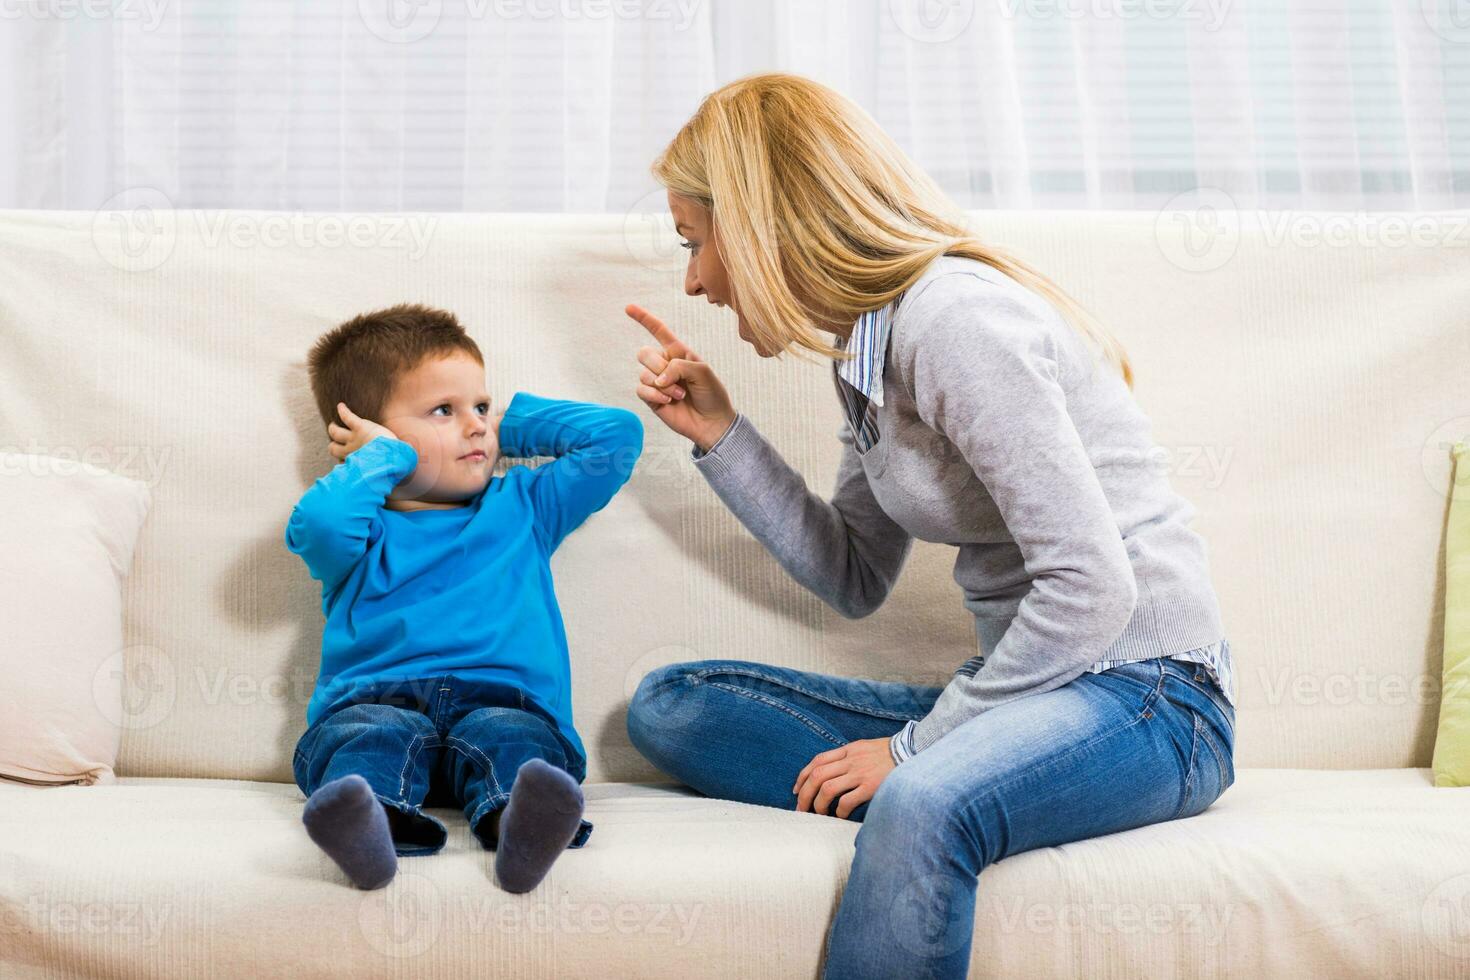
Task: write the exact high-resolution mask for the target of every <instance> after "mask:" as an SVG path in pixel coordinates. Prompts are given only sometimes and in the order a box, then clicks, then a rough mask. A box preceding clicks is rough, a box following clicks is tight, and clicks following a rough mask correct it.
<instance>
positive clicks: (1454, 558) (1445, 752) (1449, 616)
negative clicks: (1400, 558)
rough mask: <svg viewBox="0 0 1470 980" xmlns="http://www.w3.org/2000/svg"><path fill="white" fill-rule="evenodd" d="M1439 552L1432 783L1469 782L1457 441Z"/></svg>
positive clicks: (1461, 447)
mask: <svg viewBox="0 0 1470 980" xmlns="http://www.w3.org/2000/svg"><path fill="white" fill-rule="evenodd" d="M1450 452H1451V454H1452V455H1453V456H1454V459H1455V461H1454V467H1453V474H1452V475H1453V479H1452V480H1451V481H1450V522H1449V529H1448V530H1447V531H1446V532H1445V552H1444V687H1443V688H1442V689H1441V691H1440V698H1439V735H1438V737H1437V738H1436V739H1435V740H1434V785H1436V786H1470V446H1467V444H1466V443H1463V442H1459V443H1456V444H1455V447H1454V449H1452V450H1450Z"/></svg>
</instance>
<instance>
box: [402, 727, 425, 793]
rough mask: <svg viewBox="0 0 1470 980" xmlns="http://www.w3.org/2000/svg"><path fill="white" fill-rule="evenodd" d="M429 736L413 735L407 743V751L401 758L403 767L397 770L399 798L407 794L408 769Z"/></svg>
mask: <svg viewBox="0 0 1470 980" xmlns="http://www.w3.org/2000/svg"><path fill="white" fill-rule="evenodd" d="M430 738H433V736H432V735H415V736H414V737H413V741H412V742H410V743H409V746H408V752H407V753H406V754H405V758H404V760H403V768H402V769H400V770H398V797H399V799H403V798H404V797H405V796H406V795H407V794H408V788H407V785H406V784H407V783H408V769H409V767H410V766H411V765H413V760H414V759H417V758H418V754H419V753H420V752H421V751H423V748H424V743H425V742H427V741H428V740H429V739H430Z"/></svg>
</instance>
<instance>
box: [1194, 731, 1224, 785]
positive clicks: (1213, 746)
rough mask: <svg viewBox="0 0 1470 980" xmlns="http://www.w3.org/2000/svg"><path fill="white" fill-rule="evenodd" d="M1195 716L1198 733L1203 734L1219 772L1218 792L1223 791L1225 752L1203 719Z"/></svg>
mask: <svg viewBox="0 0 1470 980" xmlns="http://www.w3.org/2000/svg"><path fill="white" fill-rule="evenodd" d="M1195 718H1196V724H1197V725H1198V727H1199V733H1200V734H1201V735H1203V736H1204V738H1205V744H1206V747H1208V748H1209V750H1210V755H1212V756H1214V758H1215V769H1216V771H1218V772H1219V774H1220V792H1222V793H1223V792H1225V754H1224V752H1222V751H1221V749H1220V745H1219V743H1218V742H1216V741H1215V736H1214V735H1213V734H1211V733H1210V730H1209V728H1208V727H1207V726H1206V725H1205V723H1204V720H1203V719H1201V718H1200V717H1199V715H1195Z"/></svg>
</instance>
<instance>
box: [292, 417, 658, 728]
mask: <svg viewBox="0 0 1470 980" xmlns="http://www.w3.org/2000/svg"><path fill="white" fill-rule="evenodd" d="M500 447H501V452H502V454H503V455H506V456H512V457H518V458H530V457H534V456H553V457H556V458H555V459H553V460H552V461H551V462H548V463H545V464H543V465H541V466H537V467H529V466H520V465H517V466H512V467H510V468H509V469H508V470H507V471H506V473H505V475H504V476H501V477H492V478H491V479H490V480H489V482H488V484H487V485H486V487H485V489H484V490H483V491H482V492H481V493H480V494H479V495H477V496H476V497H474V498H473V499H471V500H470V501H468V502H467V503H466V505H465V506H463V507H454V508H448V509H429V510H415V511H396V510H388V509H386V508H384V506H383V505H384V503H385V502H386V500H387V497H388V494H389V493H390V492H391V491H392V490H393V488H394V487H395V486H396V485H397V484H398V483H399V482H400V481H401V480H403V479H404V478H405V477H407V476H408V475H409V474H410V473H412V472H413V470H414V468H415V467H416V466H417V465H418V454H417V453H416V452H415V451H414V448H413V447H412V446H410V445H409V444H408V443H406V442H403V441H401V440H398V439H391V438H388V437H386V436H380V437H378V438H376V439H373V440H372V441H370V442H368V443H367V444H366V445H365V446H363V447H361V448H360V449H358V450H357V451H356V452H354V453H352V454H351V455H349V456H348V457H347V458H346V459H345V460H343V461H342V462H341V463H339V464H337V466H336V467H335V468H334V469H333V470H332V471H331V472H330V473H327V474H326V475H325V476H323V477H321V478H320V479H319V480H317V481H316V483H315V484H313V485H312V486H311V487H310V488H309V489H308V490H307V491H306V493H305V494H304V495H303V496H302V498H301V500H300V502H298V503H297V505H296V507H295V509H293V510H292V512H291V519H290V521H289V523H288V524H287V526H286V547H287V548H289V549H290V550H291V551H293V552H295V553H296V554H298V555H300V556H301V557H302V559H303V560H305V562H306V565H307V568H308V569H309V570H310V572H311V576H312V578H314V579H317V580H318V581H320V582H321V583H322V612H323V614H324V615H325V616H326V625H325V626H324V628H323V630H322V657H321V668H320V670H319V672H318V675H317V682H316V689H315V691H314V692H313V694H312V697H311V701H310V702H309V703H308V705H307V708H306V721H307V725H308V726H310V725H311V724H312V723H314V722H315V721H316V719H317V718H318V717H320V716H321V715H322V713H323V712H324V711H325V710H326V709H327V708H328V707H329V706H331V705H332V704H334V703H336V702H337V701H338V700H341V699H343V698H345V697H346V696H347V695H349V694H350V693H351V692H352V691H353V690H354V689H355V688H358V687H361V686H363V685H366V684H371V683H375V682H377V681H380V680H390V679H394V680H415V679H424V678H431V677H435V676H438V675H441V674H454V675H456V676H459V677H466V678H472V679H476V680H486V681H493V682H499V683H502V684H509V685H512V686H515V687H518V688H520V689H521V690H522V691H524V692H525V694H526V695H527V697H528V698H530V699H531V700H534V701H535V702H536V703H538V704H539V705H540V706H541V707H543V708H544V709H546V710H547V712H548V713H549V714H550V715H551V716H552V717H553V718H555V719H556V721H557V723H558V725H559V726H560V728H561V731H562V734H563V735H564V736H565V737H566V738H567V739H568V740H569V741H570V742H571V743H572V744H573V745H574V746H575V747H576V748H577V750H578V751H579V752H582V753H583V755H584V757H585V754H586V753H585V750H584V748H583V745H582V740H581V738H580V737H579V736H578V735H577V732H576V729H575V728H574V727H573V725H572V698H571V663H570V659H569V655H568V651H567V640H566V633H565V630H564V628H563V625H562V618H561V610H560V608H559V607H558V605H557V601H556V594H555V592H554V590H553V588H552V579H551V566H550V558H551V555H552V553H553V552H554V551H555V550H556V548H557V546H558V545H559V544H561V542H562V540H563V539H564V538H565V537H566V536H567V535H568V534H570V533H571V532H572V531H573V530H575V529H576V528H577V527H578V526H579V525H580V524H581V523H582V522H583V521H585V520H586V519H587V518H588V517H589V516H591V515H592V514H593V513H595V512H597V511H598V510H601V509H602V508H603V507H604V506H605V505H606V504H607V503H608V501H610V500H611V499H612V498H613V495H614V494H616V493H617V491H618V489H619V488H620V487H621V486H622V485H623V483H624V482H626V481H627V479H628V476H629V475H630V474H631V473H632V470H633V464H634V462H635V460H636V459H637V458H638V455H639V454H640V453H641V452H642V449H643V423H642V422H641V421H640V420H639V418H638V416H637V415H635V414H634V413H632V412H630V411H627V410H626V409H621V408H611V407H608V406H604V405H594V404H589V403H585V402H571V401H556V400H552V399H547V398H541V397H538V396H536V395H531V394H528V393H526V392H518V393H517V394H516V395H515V397H513V398H512V399H511V402H510V404H509V405H508V406H507V407H506V411H505V415H504V417H503V418H502V420H501V422H500Z"/></svg>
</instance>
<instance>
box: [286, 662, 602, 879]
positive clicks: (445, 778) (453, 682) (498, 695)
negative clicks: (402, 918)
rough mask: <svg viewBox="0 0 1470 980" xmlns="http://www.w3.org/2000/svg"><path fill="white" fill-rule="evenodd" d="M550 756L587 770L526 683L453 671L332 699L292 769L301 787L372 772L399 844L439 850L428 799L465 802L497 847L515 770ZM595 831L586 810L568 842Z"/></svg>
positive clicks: (405, 848) (580, 774)
mask: <svg viewBox="0 0 1470 980" xmlns="http://www.w3.org/2000/svg"><path fill="white" fill-rule="evenodd" d="M528 759H544V760H546V761H547V762H549V763H551V764H552V765H554V766H557V767H558V768H561V769H564V770H566V771H567V772H569V773H570V774H571V775H572V776H573V778H575V779H576V780H577V782H579V783H580V782H582V780H584V779H586V778H587V760H586V759H584V758H583V757H582V755H581V753H579V752H577V751H576V749H575V748H574V747H573V746H572V744H571V743H570V742H568V741H567V740H566V738H564V737H563V736H562V735H561V733H560V732H559V731H558V730H557V727H556V724H555V722H554V721H553V720H552V718H551V716H550V715H549V714H547V712H546V711H545V710H544V709H542V708H541V707H540V705H538V704H536V702H535V701H533V700H531V699H529V698H527V697H526V696H525V694H524V693H523V692H522V691H520V690H519V689H517V688H515V687H513V686H510V685H502V684H493V683H487V682H484V681H477V680H467V679H465V678H461V677H456V676H454V675H453V674H444V675H441V676H438V677H427V678H419V679H415V680H396V681H383V682H380V683H378V684H374V685H370V686H367V687H363V688H359V689H357V690H355V691H354V692H353V693H352V696H351V698H350V699H348V700H345V701H341V702H338V703H337V704H334V705H332V706H331V707H330V708H328V709H327V711H325V712H324V713H323V714H322V715H321V716H320V717H318V718H317V720H316V721H315V722H314V723H313V724H312V725H310V726H309V727H308V728H307V729H306V731H305V732H304V733H303V734H302V736H301V738H300V739H299V740H298V741H297V743H296V752H295V754H294V757H293V761H292V771H293V773H294V774H295V777H296V785H297V786H299V787H301V792H303V793H305V794H306V795H307V796H310V795H311V794H312V793H314V792H315V791H316V789H317V787H318V786H320V785H322V784H323V783H326V782H330V781H331V780H333V779H337V778H338V777H340V776H346V775H348V774H349V773H357V774H358V775H359V776H362V777H363V778H364V779H366V780H367V781H368V785H370V786H371V787H372V788H373V793H374V794H375V795H376V796H377V798H378V799H379V800H381V801H382V802H383V804H384V805H385V806H387V807H389V808H391V809H393V810H396V811H398V812H399V816H398V817H397V818H396V819H395V820H392V821H390V826H392V827H393V846H394V850H395V851H396V852H397V853H398V854H401V855H405V856H407V855H418V854H433V853H435V852H436V851H438V850H439V849H440V848H442V847H443V846H444V842H445V841H446V840H447V839H448V836H449V832H448V831H447V830H446V829H445V827H444V824H443V823H441V822H440V821H439V820H437V819H435V818H434V817H432V816H430V815H429V814H427V813H424V812H423V810H422V807H425V806H429V807H436V806H456V807H460V808H461V809H463V810H464V814H465V817H466V819H468V820H469V824H470V830H471V832H472V833H473V834H474V835H475V838H476V839H477V840H479V841H480V844H481V846H483V847H485V848H486V849H490V850H493V849H494V847H495V844H496V840H495V839H494V836H493V835H492V834H491V833H490V819H489V818H490V816H491V814H493V813H495V812H496V811H498V810H501V809H503V808H504V807H505V804H506V802H507V801H508V800H509V799H510V789H511V785H512V783H514V781H515V776H516V772H517V770H519V769H520V767H521V764H522V763H524V762H525V761H526V760H528ZM591 833H592V824H591V823H589V822H587V821H586V820H583V821H582V826H581V828H580V829H578V831H577V833H576V836H574V837H573V838H572V842H571V844H570V845H569V846H570V847H581V846H582V845H583V844H585V843H587V837H588V835H590V834H591Z"/></svg>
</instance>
